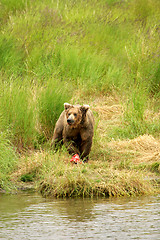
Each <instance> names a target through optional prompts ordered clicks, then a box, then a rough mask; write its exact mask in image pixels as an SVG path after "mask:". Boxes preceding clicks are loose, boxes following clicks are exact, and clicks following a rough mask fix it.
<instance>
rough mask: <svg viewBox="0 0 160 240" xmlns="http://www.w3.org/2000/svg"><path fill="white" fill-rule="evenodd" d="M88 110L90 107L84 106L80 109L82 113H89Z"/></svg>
mask: <svg viewBox="0 0 160 240" xmlns="http://www.w3.org/2000/svg"><path fill="white" fill-rule="evenodd" d="M88 109H89V105H83V106H81V107H80V110H81V111H82V112H87V111H88Z"/></svg>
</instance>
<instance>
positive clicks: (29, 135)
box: [0, 81, 35, 148]
mask: <svg viewBox="0 0 160 240" xmlns="http://www.w3.org/2000/svg"><path fill="white" fill-rule="evenodd" d="M1 87H2V91H1V98H0V105H1V108H0V115H1V116H2V117H3V121H2V125H1V129H2V130H5V131H7V130H8V131H9V132H10V133H11V134H10V139H11V140H12V142H13V143H14V144H15V145H16V146H17V147H19V148H21V147H24V146H25V145H30V143H31V141H32V140H33V139H34V136H35V114H34V109H35V105H34V101H33V96H32V93H31V90H30V88H28V86H26V85H25V84H24V85H19V84H18V83H17V82H16V81H15V82H12V83H10V84H6V83H1Z"/></svg>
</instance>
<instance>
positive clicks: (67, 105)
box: [64, 103, 72, 110]
mask: <svg viewBox="0 0 160 240" xmlns="http://www.w3.org/2000/svg"><path fill="white" fill-rule="evenodd" d="M71 106H72V105H71V104H69V103H64V109H65V110H67V109H68V108H69V107H71Z"/></svg>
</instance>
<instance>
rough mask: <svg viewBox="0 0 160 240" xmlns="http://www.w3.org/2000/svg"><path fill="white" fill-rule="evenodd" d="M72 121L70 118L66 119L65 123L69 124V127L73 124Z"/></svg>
mask: <svg viewBox="0 0 160 240" xmlns="http://www.w3.org/2000/svg"><path fill="white" fill-rule="evenodd" d="M74 122H75V121H74V119H73V118H72V117H69V118H68V119H67V123H68V124H69V125H71V124H74Z"/></svg>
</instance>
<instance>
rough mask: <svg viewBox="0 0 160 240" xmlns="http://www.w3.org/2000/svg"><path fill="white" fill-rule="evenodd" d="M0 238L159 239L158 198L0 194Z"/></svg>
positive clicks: (159, 205) (17, 239) (18, 239)
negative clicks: (69, 197) (84, 197)
mask: <svg viewBox="0 0 160 240" xmlns="http://www.w3.org/2000/svg"><path fill="white" fill-rule="evenodd" d="M0 239H4V240H10V239H16V240H22V239H27V240H30V239H31V240H32V239H33V240H39V239H40V240H41V239H43V240H45V239H47V240H50V239H57V240H61V239H65V240H67V239H95V240H100V239H105V240H106V239H118V240H119V239H123V240H125V239H127V240H128V239H144V240H145V239H149V240H152V239H156V240H158V239H160V196H147V197H136V198H119V199H107V200H106V199H98V200H97V199H45V198H42V196H41V195H38V194H35V193H34V194H31V193H23V194H16V195H6V194H0Z"/></svg>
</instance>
